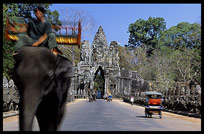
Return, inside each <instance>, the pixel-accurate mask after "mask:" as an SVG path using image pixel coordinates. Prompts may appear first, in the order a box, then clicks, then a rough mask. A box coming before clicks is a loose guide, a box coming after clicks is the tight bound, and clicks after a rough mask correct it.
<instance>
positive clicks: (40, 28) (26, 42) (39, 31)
mask: <svg viewBox="0 0 204 134" xmlns="http://www.w3.org/2000/svg"><path fill="white" fill-rule="evenodd" d="M34 13H35V16H36V18H37V20H30V22H29V23H28V25H27V27H23V28H21V29H19V30H17V29H16V28H15V27H13V26H12V25H9V30H10V31H11V32H14V33H18V35H17V36H18V38H19V40H18V41H17V42H16V44H15V50H16V51H18V50H19V49H20V48H21V47H23V46H33V47H38V46H43V47H47V48H49V49H50V50H51V51H52V52H53V53H54V54H55V55H57V54H62V52H61V51H60V50H59V49H58V48H57V42H56V36H55V34H54V33H53V32H52V27H51V23H50V22H49V21H48V19H47V18H45V9H44V8H43V7H42V6H38V7H37V8H36V9H34ZM23 33H26V34H23ZM15 54H17V53H14V55H15Z"/></svg>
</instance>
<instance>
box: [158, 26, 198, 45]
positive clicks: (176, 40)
mask: <svg viewBox="0 0 204 134" xmlns="http://www.w3.org/2000/svg"><path fill="white" fill-rule="evenodd" d="M159 44H160V45H165V46H168V47H171V48H173V49H184V48H186V47H187V48H197V49H201V25H200V24H197V23H194V24H189V23H188V22H181V23H179V24H178V25H177V26H173V27H171V28H170V29H167V30H165V31H164V32H162V34H161V39H160V41H159Z"/></svg>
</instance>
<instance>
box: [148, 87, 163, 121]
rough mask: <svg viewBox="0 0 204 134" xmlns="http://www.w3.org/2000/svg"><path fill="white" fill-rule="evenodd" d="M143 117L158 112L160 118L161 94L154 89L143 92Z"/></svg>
mask: <svg viewBox="0 0 204 134" xmlns="http://www.w3.org/2000/svg"><path fill="white" fill-rule="evenodd" d="M145 96H146V100H145V117H152V115H153V114H158V115H159V118H160V119H161V118H162V112H161V110H162V109H163V107H162V105H161V103H162V100H163V99H162V94H161V93H159V92H156V91H146V92H145Z"/></svg>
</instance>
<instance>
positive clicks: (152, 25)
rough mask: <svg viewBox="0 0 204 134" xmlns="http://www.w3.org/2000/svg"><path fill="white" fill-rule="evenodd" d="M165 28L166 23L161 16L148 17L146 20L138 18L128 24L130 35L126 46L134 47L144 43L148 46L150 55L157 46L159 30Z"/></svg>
mask: <svg viewBox="0 0 204 134" xmlns="http://www.w3.org/2000/svg"><path fill="white" fill-rule="evenodd" d="M165 29H166V23H165V22H164V19H163V18H161V17H157V18H154V17H153V18H152V17H149V19H148V20H147V21H145V20H143V19H139V20H137V21H136V22H135V23H132V24H130V25H129V28H128V32H129V33H130V35H129V41H128V45H126V47H129V48H131V49H134V48H136V47H138V46H140V45H142V44H146V45H147V46H148V47H149V48H148V50H147V53H148V54H149V55H151V53H152V51H153V50H154V49H155V48H156V47H157V44H158V41H159V38H160V35H161V32H162V31H164V30H165Z"/></svg>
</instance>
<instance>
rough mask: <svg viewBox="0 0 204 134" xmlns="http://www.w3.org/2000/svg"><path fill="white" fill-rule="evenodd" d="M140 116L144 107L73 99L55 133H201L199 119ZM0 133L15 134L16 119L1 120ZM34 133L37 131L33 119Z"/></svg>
mask: <svg viewBox="0 0 204 134" xmlns="http://www.w3.org/2000/svg"><path fill="white" fill-rule="evenodd" d="M162 114H163V116H162V119H159V116H158V115H153V116H152V118H146V117H144V107H141V106H136V105H134V106H131V105H130V104H128V103H124V102H122V101H121V100H113V101H112V102H107V101H105V100H102V99H97V100H96V101H95V102H88V100H87V99H86V100H76V101H75V102H71V103H68V104H67V109H66V115H65V116H64V119H63V122H62V124H61V127H60V128H59V131H201V119H198V118H194V117H186V116H182V115H176V114H172V113H168V112H162ZM3 123H4V124H3V130H4V131H18V130H19V129H18V116H15V117H9V118H6V119H4V121H3ZM33 130H34V131H39V128H38V124H37V122H36V119H35V121H34V125H33Z"/></svg>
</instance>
